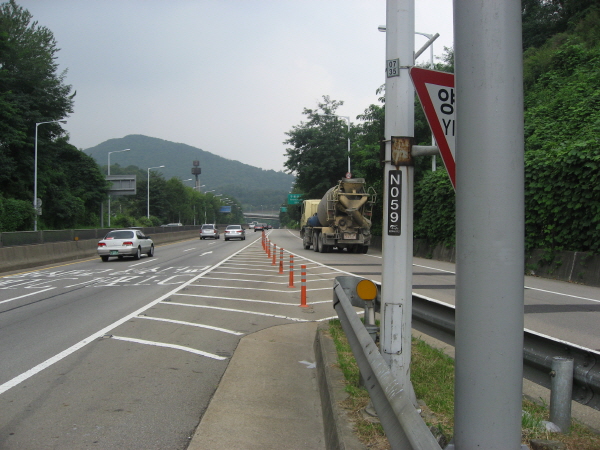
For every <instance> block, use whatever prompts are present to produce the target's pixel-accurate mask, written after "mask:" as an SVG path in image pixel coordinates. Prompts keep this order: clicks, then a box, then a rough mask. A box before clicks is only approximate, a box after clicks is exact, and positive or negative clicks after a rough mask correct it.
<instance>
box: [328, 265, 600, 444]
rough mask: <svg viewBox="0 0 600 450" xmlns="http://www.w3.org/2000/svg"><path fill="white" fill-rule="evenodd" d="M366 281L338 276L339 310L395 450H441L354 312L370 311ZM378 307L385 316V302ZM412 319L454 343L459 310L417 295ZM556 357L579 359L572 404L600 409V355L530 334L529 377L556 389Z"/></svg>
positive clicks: (335, 293) (527, 352) (575, 365)
mask: <svg viewBox="0 0 600 450" xmlns="http://www.w3.org/2000/svg"><path fill="white" fill-rule="evenodd" d="M360 280H362V278H359V277H352V276H341V277H336V278H335V282H334V285H333V306H334V309H335V310H336V312H337V314H338V317H339V319H340V322H341V324H342V328H343V329H344V332H345V334H346V337H347V338H348V342H349V343H350V346H351V348H352V353H353V354H354V357H355V359H356V362H357V364H358V367H359V369H360V372H361V375H362V377H363V378H364V380H365V385H366V388H367V390H368V392H369V395H370V397H371V400H372V402H373V405H374V406H375V410H376V411H377V414H378V416H379V419H380V420H381V424H382V425H383V428H384V430H385V432H386V435H387V437H388V440H389V442H390V445H391V446H392V449H396V448H398V449H439V448H440V447H439V445H438V444H437V442H436V440H435V438H434V437H433V435H432V434H431V432H430V431H429V429H428V428H427V427H426V425H425V424H424V422H423V420H422V419H421V417H420V416H419V414H418V413H417V412H416V410H415V408H414V406H413V405H412V403H411V402H410V400H409V398H408V396H407V394H406V393H405V392H403V391H402V389H400V387H399V385H398V383H397V382H396V380H395V379H394V377H393V375H392V374H391V372H390V370H389V367H388V366H387V364H386V363H385V361H384V359H383V357H382V356H381V354H380V353H379V348H378V346H377V344H376V343H375V342H374V340H373V338H372V337H371V335H369V330H368V328H369V326H367V327H365V325H364V324H363V322H362V321H361V320H360V319H359V318H358V316H357V314H356V310H355V309H354V307H359V308H365V307H366V306H367V302H365V301H363V300H361V299H360V298H359V297H358V295H356V292H355V289H356V285H357V283H358V282H359V281H360ZM379 287H380V286H379ZM373 307H374V308H375V310H376V311H379V307H380V304H379V297H378V298H377V299H376V300H375V302H374V305H373ZM365 311H366V309H365ZM412 320H413V326H417V327H418V326H419V324H424V325H426V326H428V327H430V328H433V329H434V330H435V331H436V333H437V336H436V337H437V338H439V339H441V340H443V341H445V342H448V343H451V344H453V343H454V331H455V309H454V306H453V305H448V304H445V303H442V302H439V301H436V300H433V299H429V298H427V297H422V296H418V295H413V296H412ZM370 331H371V333H372V330H370ZM554 357H563V358H572V359H573V393H572V400H574V401H576V402H578V403H581V404H583V405H586V406H589V407H591V408H594V409H596V410H600V395H598V394H599V393H600V352H597V351H595V350H592V349H588V348H585V347H581V346H577V345H574V344H571V343H569V342H565V341H561V340H558V339H553V338H551V337H549V336H545V335H542V334H540V333H536V332H533V331H530V330H524V346H523V368H524V370H523V372H524V373H523V375H524V378H527V379H528V380H531V381H533V382H534V383H537V384H539V385H541V386H543V387H546V388H548V389H551V385H552V382H551V371H552V360H553V358H554ZM432 440H433V441H432ZM448 448H452V447H448Z"/></svg>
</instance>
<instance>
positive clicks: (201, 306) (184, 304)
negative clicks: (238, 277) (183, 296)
mask: <svg viewBox="0 0 600 450" xmlns="http://www.w3.org/2000/svg"><path fill="white" fill-rule="evenodd" d="M164 304H165V305H173V306H190V307H192V308H204V309H216V310H219V311H228V312H237V313H242V314H253V315H255V316H265V317H274V318H276V319H286V320H291V321H293V322H311V321H310V320H306V319H297V318H295V317H289V316H282V315H279V314H266V313H261V312H256V311H245V310H243V309H233V308H221V307H219V306H205V305H191V304H189V303H177V302H164Z"/></svg>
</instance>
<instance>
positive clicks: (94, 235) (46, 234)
mask: <svg viewBox="0 0 600 450" xmlns="http://www.w3.org/2000/svg"><path fill="white" fill-rule="evenodd" d="M114 229H117V228H93V229H81V230H41V231H14V232H4V233H0V247H14V246H17V245H37V244H48V243H52V242H66V241H80V240H86V239H98V240H99V239H102V238H103V237H104V236H105V235H106V233H108V232H109V231H111V230H114ZM139 229H141V230H142V231H143V232H144V234H146V235H149V236H151V235H153V234H159V233H173V232H180V231H191V230H199V229H200V225H183V226H180V227H146V228H139Z"/></svg>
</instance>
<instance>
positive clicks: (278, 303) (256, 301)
mask: <svg viewBox="0 0 600 450" xmlns="http://www.w3.org/2000/svg"><path fill="white" fill-rule="evenodd" d="M291 292H294V293H298V291H297V290H296V291H291ZM176 295H180V296H181V297H201V298H213V299H219V300H232V301H236V302H248V303H265V304H268V305H279V306H298V304H297V303H282V302H273V301H270V300H252V299H249V298H237V297H216V296H214V295H201V294H173V296H176ZM329 301H330V302H331V301H332V300H329ZM315 303H317V302H315Z"/></svg>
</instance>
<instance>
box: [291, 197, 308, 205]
mask: <svg viewBox="0 0 600 450" xmlns="http://www.w3.org/2000/svg"><path fill="white" fill-rule="evenodd" d="M303 195H304V194H288V205H299V204H300V198H301V197H302V196H303Z"/></svg>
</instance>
